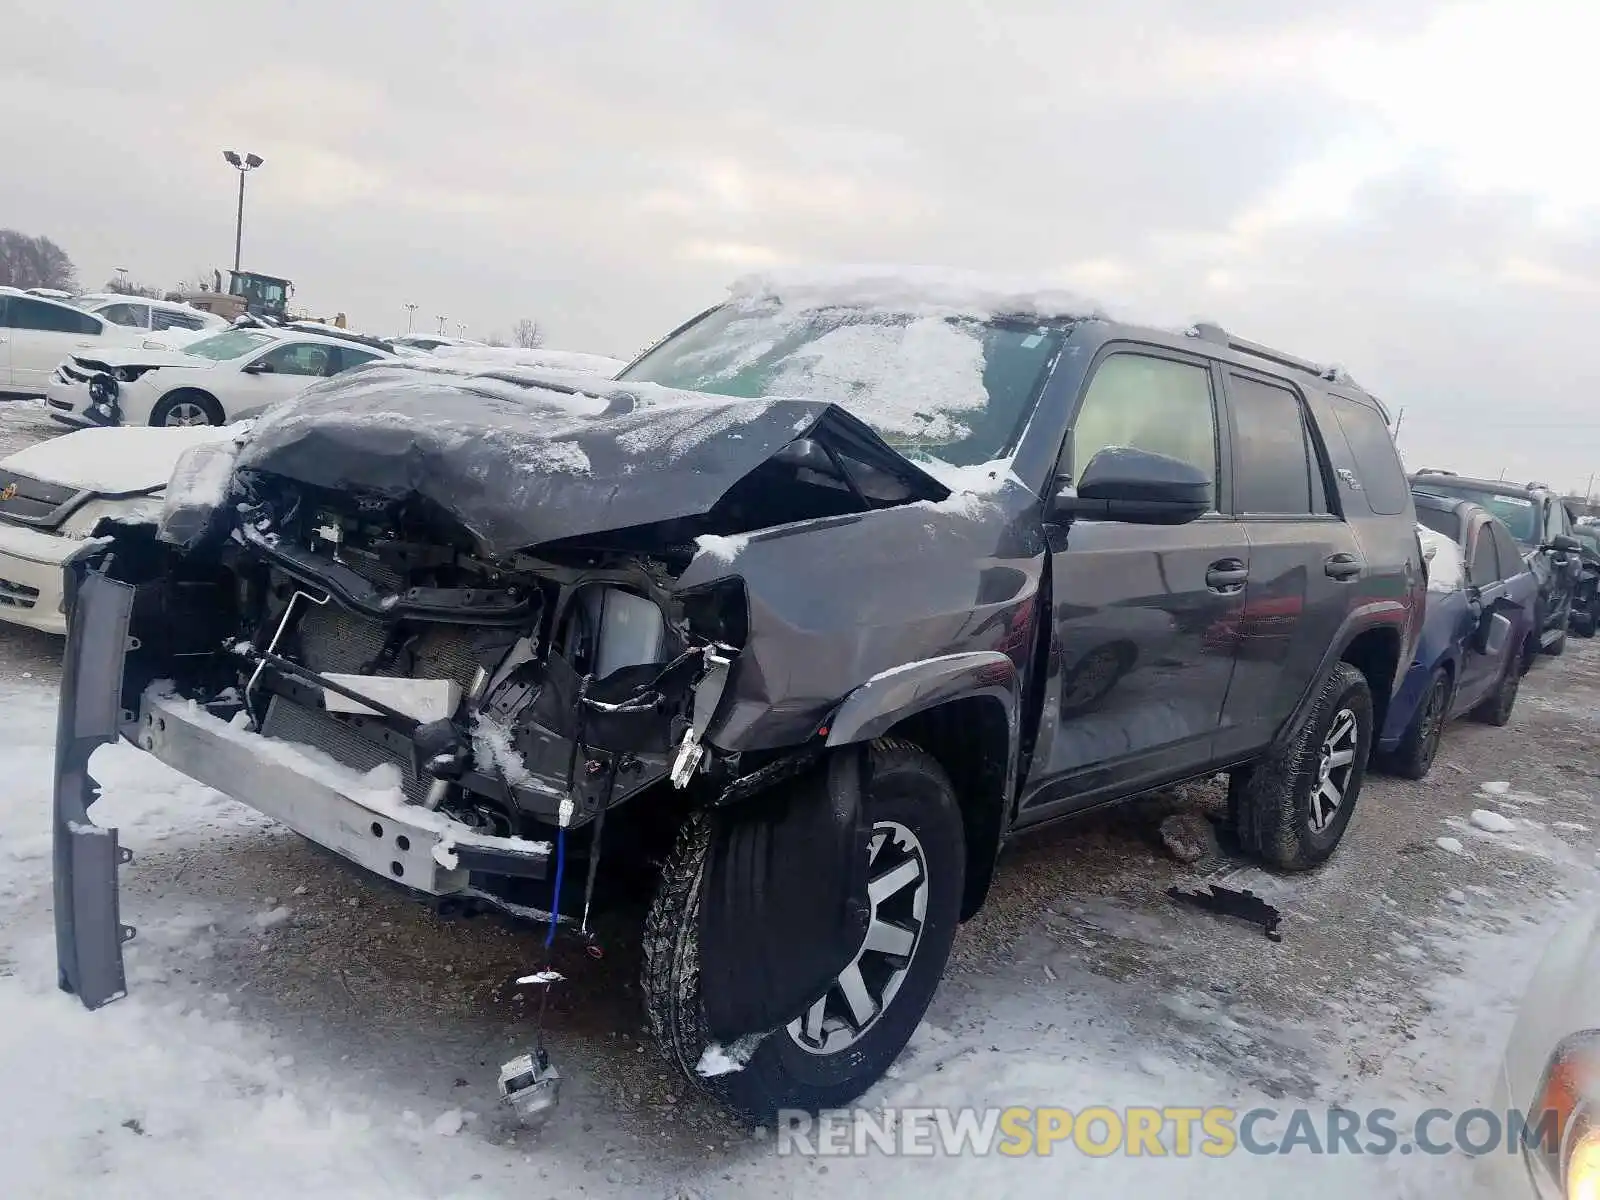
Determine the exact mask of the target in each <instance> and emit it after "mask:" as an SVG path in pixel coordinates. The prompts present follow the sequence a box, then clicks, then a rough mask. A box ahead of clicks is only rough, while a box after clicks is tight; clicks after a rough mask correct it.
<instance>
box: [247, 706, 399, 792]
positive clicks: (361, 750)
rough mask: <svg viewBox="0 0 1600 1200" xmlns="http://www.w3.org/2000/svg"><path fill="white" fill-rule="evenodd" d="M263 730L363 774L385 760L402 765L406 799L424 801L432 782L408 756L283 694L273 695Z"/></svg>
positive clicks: (271, 736) (268, 735)
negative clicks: (414, 769)
mask: <svg viewBox="0 0 1600 1200" xmlns="http://www.w3.org/2000/svg"><path fill="white" fill-rule="evenodd" d="M261 732H262V733H263V734H265V735H266V736H267V737H269V738H277V739H278V740H279V741H284V742H294V743H296V744H297V745H301V746H310V747H312V748H313V749H316V750H321V751H322V752H323V753H324V754H326V755H328V756H329V757H330V758H333V759H334V760H336V761H338V762H341V763H343V764H344V765H345V766H347V767H349V768H351V769H352V770H355V771H361V772H363V773H365V772H367V771H370V770H372V769H373V768H374V767H380V766H382V765H383V764H384V763H393V764H394V765H395V766H397V767H399V768H400V786H401V788H402V790H404V792H405V794H406V799H408V800H410V801H411V802H412V803H413V804H421V803H422V801H423V799H424V797H426V796H427V794H428V783H429V781H428V780H426V779H419V778H417V776H416V775H414V774H413V773H412V770H411V762H410V760H409V759H408V758H407V757H406V756H405V755H403V754H397V753H395V752H394V751H393V750H389V749H386V748H385V747H383V746H379V745H377V744H376V743H374V742H369V741H368V740H367V739H366V738H364V737H362V736H361V735H360V734H358V733H356V732H355V731H354V730H352V729H351V728H350V727H349V726H348V725H346V724H345V723H344V722H343V721H341V720H339V719H338V718H337V717H333V716H329V715H328V714H327V713H325V712H323V711H322V710H321V709H319V708H305V707H303V706H302V705H299V704H296V703H294V702H293V701H292V700H285V699H284V698H283V697H282V696H274V697H273V698H272V700H271V702H270V703H269V704H268V705H267V719H266V723H265V724H264V725H263V726H262V728H261Z"/></svg>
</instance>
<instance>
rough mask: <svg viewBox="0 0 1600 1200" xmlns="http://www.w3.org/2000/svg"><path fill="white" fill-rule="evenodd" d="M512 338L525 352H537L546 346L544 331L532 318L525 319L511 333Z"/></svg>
mask: <svg viewBox="0 0 1600 1200" xmlns="http://www.w3.org/2000/svg"><path fill="white" fill-rule="evenodd" d="M511 338H512V340H513V341H515V342H516V343H517V346H518V347H519V348H520V349H523V350H537V349H538V348H539V347H540V346H542V345H544V330H542V329H540V328H539V322H537V321H535V320H534V319H533V318H532V317H523V318H522V320H520V321H518V322H517V327H516V328H515V329H513V330H512V331H511Z"/></svg>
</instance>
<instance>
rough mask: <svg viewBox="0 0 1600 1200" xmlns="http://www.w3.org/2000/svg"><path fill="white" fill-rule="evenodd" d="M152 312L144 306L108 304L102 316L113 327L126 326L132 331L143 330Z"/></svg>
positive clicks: (101, 312)
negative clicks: (146, 319)
mask: <svg viewBox="0 0 1600 1200" xmlns="http://www.w3.org/2000/svg"><path fill="white" fill-rule="evenodd" d="M149 312H150V310H149V309H148V308H146V307H145V306H144V305H143V304H108V305H106V306H105V307H104V308H102V309H101V310H100V315H101V316H102V317H104V318H105V319H106V320H108V321H110V322H111V323H112V324H113V325H126V326H127V327H128V328H130V329H143V328H144V327H145V317H146V316H147V315H149Z"/></svg>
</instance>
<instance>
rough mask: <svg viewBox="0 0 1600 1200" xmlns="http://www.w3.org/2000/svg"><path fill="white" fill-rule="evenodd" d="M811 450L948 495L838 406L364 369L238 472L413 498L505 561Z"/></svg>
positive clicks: (273, 423) (313, 402) (440, 371)
mask: <svg viewBox="0 0 1600 1200" xmlns="http://www.w3.org/2000/svg"><path fill="white" fill-rule="evenodd" d="M801 437H816V438H819V439H824V440H826V441H827V442H828V443H829V444H830V445H832V446H833V447H834V448H835V450H837V451H838V452H841V453H846V454H849V455H850V456H852V457H854V458H855V459H857V460H858V461H861V462H865V463H867V464H868V465H870V466H872V467H874V468H876V469H877V470H880V471H886V472H888V473H890V474H892V475H894V476H895V477H896V478H898V479H899V480H901V481H902V482H903V483H904V484H905V485H906V486H907V487H908V488H909V489H911V491H912V492H913V493H914V496H913V498H915V499H929V500H943V499H945V498H946V497H947V496H948V495H949V494H950V489H949V488H947V487H945V486H944V485H943V484H941V483H939V482H938V481H937V480H935V479H934V478H933V477H931V476H930V475H928V474H926V473H925V472H923V471H922V470H921V469H920V468H919V467H917V466H915V465H914V464H913V463H911V462H910V461H909V460H908V459H906V458H904V457H903V456H902V455H900V454H899V453H897V452H896V451H895V450H893V449H892V448H890V447H889V446H888V445H887V444H886V443H885V442H884V441H883V440H882V439H881V438H879V437H878V435H877V434H876V433H874V432H873V431H872V430H871V429H870V428H869V427H868V426H866V425H865V424H863V423H862V422H861V421H859V420H858V419H856V418H855V417H852V416H851V415H850V414H849V413H847V412H845V411H844V410H843V409H840V408H837V407H835V406H833V405H830V404H825V403H821V402H817V401H808V400H774V399H759V400H747V399H737V398H729V397H726V396H710V395H705V394H702V393H698V392H682V391H674V390H672V389H668V388H662V387H658V386H656V385H653V384H641V383H618V382H615V381H612V380H608V379H603V378H600V377H593V378H590V379H586V380H583V381H582V382H581V384H580V383H577V381H576V380H575V379H574V378H573V377H571V376H566V377H564V379H563V381H562V382H557V380H556V379H554V378H553V377H549V376H545V377H541V376H539V375H538V374H535V373H518V372H516V371H499V372H491V373H478V374H468V373H464V372H462V371H459V370H454V371H452V370H450V369H448V368H446V367H441V366H436V365H426V364H420V363H414V362H407V363H387V364H382V365H379V364H373V365H369V366H366V367H363V368H361V369H359V370H357V371H353V372H350V373H349V374H347V375H341V376H337V377H335V378H333V379H330V380H327V381H326V382H324V383H319V384H316V385H314V386H313V387H311V388H309V389H308V390H307V391H305V392H302V393H301V394H300V395H299V396H298V397H296V398H295V399H293V400H291V401H288V402H287V403H285V404H281V405H278V406H277V407H275V408H273V409H271V410H269V411H268V412H267V413H266V414H264V415H263V416H262V417H261V418H260V419H259V420H258V422H257V423H256V426H255V428H254V430H253V431H252V432H251V435H250V436H249V438H248V439H247V440H246V441H245V443H244V444H243V446H242V448H241V450H240V453H239V458H238V462H237V470H238V471H239V472H241V473H250V472H256V473H266V474H271V475H278V476H282V477H284V478H287V479H291V480H296V481H298V482H300V483H304V484H309V485H311V486H314V487H322V488H328V489H332V490H336V491H355V492H362V493H367V494H372V495H377V496H381V497H384V498H387V499H391V500H399V499H403V498H405V497H407V496H418V497H421V498H423V499H425V500H429V501H432V502H433V503H435V504H437V505H438V506H439V507H440V508H442V509H443V510H444V511H446V512H449V513H451V514H453V515H454V516H455V517H456V518H457V519H458V520H459V521H460V522H461V523H462V525H463V526H464V527H465V528H466V529H467V530H468V531H469V532H470V533H471V534H472V535H473V536H474V537H476V538H477V539H478V540H479V542H480V543H481V544H482V546H483V548H484V550H485V551H486V552H487V553H490V554H504V553H509V552H511V551H515V550H520V549H526V548H528V547H531V546H536V545H540V544H542V543H546V542H553V541H558V540H561V539H565V538H573V537H580V536H583V535H586V534H596V533H602V532H607V531H613V530H621V529H629V528H633V527H636V526H642V525H651V524H655V523H657V522H661V521H669V520H674V519H679V518H685V517H693V516H700V515H703V514H705V513H707V512H708V511H710V509H711V508H712V507H713V506H715V504H716V503H717V501H718V500H719V499H721V498H722V496H723V495H724V494H725V493H726V492H727V491H728V489H729V488H731V487H732V486H733V485H734V484H735V483H737V482H738V481H739V480H741V479H743V478H744V477H745V476H747V475H749V474H750V473H751V472H752V471H754V470H755V469H756V468H758V467H760V466H761V465H762V464H763V463H765V462H766V461H767V460H768V459H770V458H772V457H773V455H775V454H777V452H778V451H780V450H782V449H783V448H784V447H785V446H787V445H789V443H791V442H793V441H795V440H796V439H797V438H801Z"/></svg>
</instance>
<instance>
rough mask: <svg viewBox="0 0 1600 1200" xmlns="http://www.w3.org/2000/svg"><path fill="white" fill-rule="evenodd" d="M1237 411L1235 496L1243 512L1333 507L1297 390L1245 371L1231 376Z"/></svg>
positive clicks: (1301, 511) (1231, 396) (1237, 507)
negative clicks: (1308, 432) (1326, 496)
mask: <svg viewBox="0 0 1600 1200" xmlns="http://www.w3.org/2000/svg"><path fill="white" fill-rule="evenodd" d="M1228 403H1229V406H1230V408H1231V409H1232V412H1233V434H1234V438H1233V443H1234V444H1233V501H1234V504H1233V506H1234V509H1235V511H1237V512H1240V513H1256V514H1263V515H1271V514H1284V515H1289V516H1299V515H1306V514H1310V513H1320V512H1326V511H1327V507H1328V506H1327V501H1326V499H1325V497H1324V496H1323V492H1322V488H1321V487H1320V486H1317V485H1319V484H1320V482H1321V476H1322V468H1321V466H1320V464H1319V463H1318V462H1317V456H1316V451H1315V450H1314V449H1313V448H1312V446H1311V439H1310V438H1309V437H1308V436H1307V435H1306V419H1305V413H1304V411H1303V410H1302V409H1301V407H1300V399H1299V397H1298V396H1296V395H1295V394H1294V393H1293V392H1292V391H1290V390H1289V389H1288V388H1285V387H1279V386H1277V385H1276V384H1271V383H1263V382H1262V381H1261V380H1259V379H1250V378H1248V377H1246V376H1243V375H1230V376H1229V377H1228Z"/></svg>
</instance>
